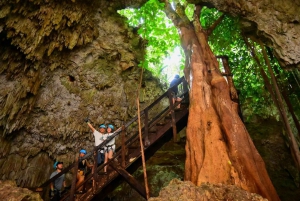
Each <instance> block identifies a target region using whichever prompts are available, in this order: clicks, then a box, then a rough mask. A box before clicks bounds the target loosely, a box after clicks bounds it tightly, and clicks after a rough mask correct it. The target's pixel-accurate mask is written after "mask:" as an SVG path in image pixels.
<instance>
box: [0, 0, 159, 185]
mask: <svg viewBox="0 0 300 201" xmlns="http://www.w3.org/2000/svg"><path fill="white" fill-rule="evenodd" d="M127 3H128V2H127ZM125 6H126V4H125V2H120V1H97V2H95V1H31V0H30V1H24V2H23V1H22V2H19V1H9V0H7V1H1V3H0V41H1V46H0V89H1V90H0V136H1V138H0V179H1V180H15V181H16V183H17V185H18V186H26V187H32V186H38V185H39V184H41V183H42V182H44V181H45V180H47V179H48V178H49V176H50V173H51V172H52V171H54V169H53V168H52V165H53V162H54V160H55V159H57V160H61V161H63V162H64V164H65V166H67V165H68V164H70V163H71V162H73V161H74V158H75V155H76V154H77V152H78V151H79V150H80V149H82V148H85V149H87V150H88V151H91V150H92V149H93V145H94V139H93V136H92V133H91V131H90V130H89V128H88V126H87V125H86V124H85V123H84V121H83V119H84V118H85V117H89V118H90V119H91V121H92V123H93V124H94V125H95V126H97V125H98V124H100V123H113V124H115V125H116V127H119V126H121V125H122V122H126V121H128V120H130V118H132V117H134V116H135V115H136V111H137V109H136V101H135V100H136V95H137V88H138V87H137V86H138V84H139V79H140V73H141V69H140V68H139V67H138V64H139V62H140V61H141V60H142V59H143V53H144V49H143V48H144V45H143V41H142V39H141V38H140V37H139V36H138V35H137V33H136V32H135V30H132V29H130V28H129V27H127V25H126V23H125V19H124V18H122V17H121V16H119V15H118V14H117V12H116V10H118V9H121V8H123V7H125ZM162 88H163V86H161V85H160V83H159V80H158V79H156V78H153V77H152V75H151V73H149V72H148V71H145V72H144V74H143V83H142V89H141V95H140V102H141V108H143V107H145V106H147V105H149V103H151V102H152V100H154V99H155V98H157V97H158V96H159V95H161V94H162V93H163V89H162Z"/></svg>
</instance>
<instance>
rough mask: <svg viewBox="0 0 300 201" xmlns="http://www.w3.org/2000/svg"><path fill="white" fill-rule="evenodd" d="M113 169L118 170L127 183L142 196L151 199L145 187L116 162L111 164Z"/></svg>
mask: <svg viewBox="0 0 300 201" xmlns="http://www.w3.org/2000/svg"><path fill="white" fill-rule="evenodd" d="M111 167H112V168H113V169H114V170H116V171H117V172H118V173H119V174H120V175H121V176H122V177H123V178H124V179H125V180H126V182H127V183H128V184H129V185H130V186H131V187H133V188H134V189H135V190H136V191H137V192H138V193H139V194H140V195H141V196H143V197H144V198H146V199H149V194H148V192H147V191H146V188H145V187H143V185H141V184H140V183H139V182H138V181H137V180H136V179H135V178H134V177H133V176H132V175H130V174H129V173H128V172H127V171H126V170H125V169H124V168H122V167H120V166H119V165H118V164H116V163H115V162H112V163H111Z"/></svg>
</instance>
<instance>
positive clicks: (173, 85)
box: [170, 75, 182, 109]
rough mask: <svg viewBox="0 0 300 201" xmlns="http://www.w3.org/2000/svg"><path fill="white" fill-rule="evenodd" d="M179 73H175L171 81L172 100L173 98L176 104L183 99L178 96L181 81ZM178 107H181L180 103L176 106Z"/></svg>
mask: <svg viewBox="0 0 300 201" xmlns="http://www.w3.org/2000/svg"><path fill="white" fill-rule="evenodd" d="M179 79H180V77H179V75H175V76H174V79H173V80H172V81H171V82H170V88H171V90H172V100H173V104H175V102H176V101H177V102H180V101H181V100H182V99H181V98H180V97H178V96H177V95H178V85H176V84H178V82H179ZM176 108H177V109H179V108H180V104H178V105H177V107H176Z"/></svg>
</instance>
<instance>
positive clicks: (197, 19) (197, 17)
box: [193, 5, 202, 33]
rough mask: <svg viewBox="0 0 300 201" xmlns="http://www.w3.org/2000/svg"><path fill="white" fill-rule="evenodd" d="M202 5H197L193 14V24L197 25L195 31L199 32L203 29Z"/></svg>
mask: <svg viewBox="0 0 300 201" xmlns="http://www.w3.org/2000/svg"><path fill="white" fill-rule="evenodd" d="M201 10H202V6H200V5H196V7H195V10H194V14H193V25H194V27H195V32H196V33H199V32H201V31H202V27H201V23H200V15H201Z"/></svg>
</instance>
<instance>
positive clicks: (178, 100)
mask: <svg viewBox="0 0 300 201" xmlns="http://www.w3.org/2000/svg"><path fill="white" fill-rule="evenodd" d="M181 100H182V98H179V97H177V98H176V102H181ZM176 108H180V103H179V104H178V105H177V107H176Z"/></svg>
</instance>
